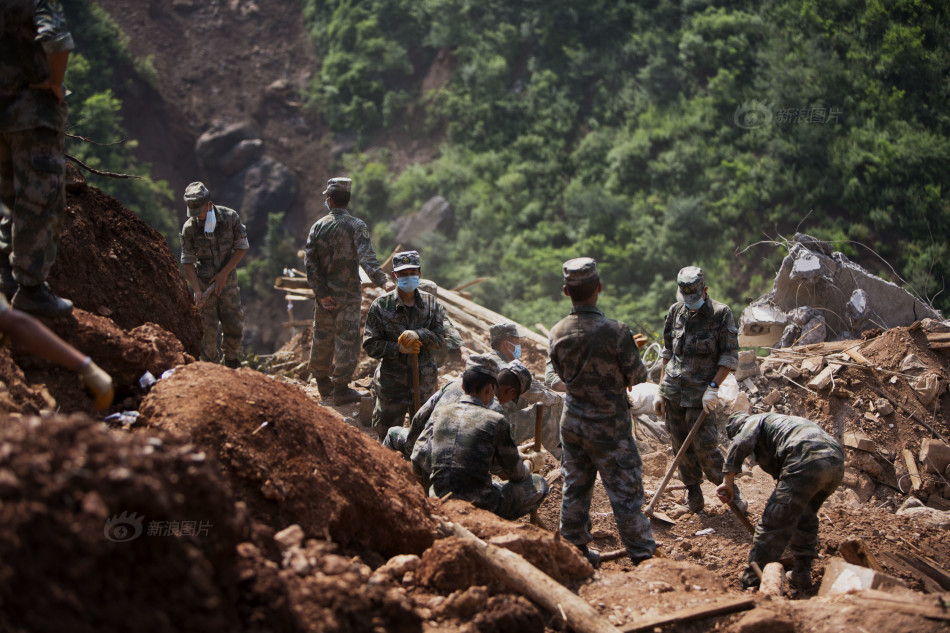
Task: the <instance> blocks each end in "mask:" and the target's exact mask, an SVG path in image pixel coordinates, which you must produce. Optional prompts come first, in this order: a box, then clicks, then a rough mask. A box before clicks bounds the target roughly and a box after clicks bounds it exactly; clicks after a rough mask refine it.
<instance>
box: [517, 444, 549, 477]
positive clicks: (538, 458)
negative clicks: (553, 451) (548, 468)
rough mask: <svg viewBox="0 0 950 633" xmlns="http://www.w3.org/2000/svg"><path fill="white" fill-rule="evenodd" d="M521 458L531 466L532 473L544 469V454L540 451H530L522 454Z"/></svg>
mask: <svg viewBox="0 0 950 633" xmlns="http://www.w3.org/2000/svg"><path fill="white" fill-rule="evenodd" d="M521 458H522V459H524V460H525V461H526V462H528V463H530V464H531V472H533V473H538V472H541V469H542V468H543V467H544V453H543V452H542V451H536V450H534V449H531V450H528V451H525V452H523V453H522V454H521Z"/></svg>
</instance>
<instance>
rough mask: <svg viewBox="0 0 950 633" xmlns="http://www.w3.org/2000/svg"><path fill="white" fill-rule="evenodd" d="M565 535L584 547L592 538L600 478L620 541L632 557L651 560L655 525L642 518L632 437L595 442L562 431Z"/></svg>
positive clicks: (638, 464)
mask: <svg viewBox="0 0 950 633" xmlns="http://www.w3.org/2000/svg"><path fill="white" fill-rule="evenodd" d="M561 448H562V449H563V451H564V453H563V455H562V457H561V472H562V473H563V475H564V487H563V491H562V495H561V527H560V529H561V535H562V536H563V537H564V538H566V539H567V540H568V541H570V542H571V543H573V544H575V545H578V546H581V545H587V544H588V543H590V542H591V540H593V537H592V536H591V533H590V530H591V523H590V502H591V496H592V495H593V492H594V482H595V481H596V480H597V473H598V472H599V473H600V478H601V480H602V481H603V483H604V488H605V489H606V490H607V496H608V497H609V498H610V505H611V507H612V508H613V511H614V518H615V519H616V521H617V529H618V530H619V532H620V540H621V541H622V542H623V546H624V548H626V550H627V555H628V556H630V557H631V558H649V557H650V556H653V552H654V551H656V541H654V540H653V530H652V528H651V527H650V520H649V519H647V517H646V515H644V514H643V511H642V510H641V506H642V505H643V480H642V476H641V469H642V466H643V462H642V461H640V452H639V451H638V450H637V445H636V444H635V443H634V441H633V437H632V436H627V437H622V438H620V439H619V441H612V440H591V439H588V438H586V437H584V436H582V435H578V434H577V433H573V432H571V431H568V430H566V429H564V428H563V426H562V428H561Z"/></svg>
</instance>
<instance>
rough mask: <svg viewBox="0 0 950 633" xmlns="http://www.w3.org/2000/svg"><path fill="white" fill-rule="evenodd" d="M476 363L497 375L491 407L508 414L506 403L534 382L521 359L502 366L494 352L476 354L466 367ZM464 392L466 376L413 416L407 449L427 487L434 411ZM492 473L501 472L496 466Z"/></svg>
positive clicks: (456, 399) (429, 474)
mask: <svg viewBox="0 0 950 633" xmlns="http://www.w3.org/2000/svg"><path fill="white" fill-rule="evenodd" d="M473 367H474V368H478V369H479V370H480V371H483V372H485V373H488V374H489V375H492V376H494V377H495V379H496V380H497V381H498V389H497V392H496V393H495V399H494V400H492V403H491V404H490V405H488V408H489V409H491V410H492V411H495V412H497V413H501V414H502V415H504V414H505V412H504V406H505V405H506V404H508V403H510V402H513V401H516V400H517V399H518V396H519V395H521V394H522V393H523V392H525V391H527V390H528V388H529V387H530V385H531V372H530V371H529V370H528V368H527V367H525V366H524V365H522V364H521V363H520V362H518V361H512V362H510V363H508V364H507V365H504V366H503V367H499V366H498V364H497V360H495V359H494V358H492V357H491V356H482V355H473V356H471V357H470V358H469V363H468V365H467V366H466V369H472V368H473ZM463 395H465V392H464V391H463V390H462V379H461V378H457V379H456V380H453V381H452V382H450V383H449V384H447V385H446V386H445V387H443V388H442V389H441V390H440V391H437V392H435V393H434V394H433V395H432V397H431V398H429V399H428V400H426V403H425V404H424V405H422V407H421V408H420V409H419V411H417V412H416V415H414V416H413V417H412V427H411V428H410V429H409V433H408V437H407V441H406V444H405V446H404V448H403V451H404V452H406V451H409V452H410V455H409V459H410V460H411V461H412V472H413V473H415V475H416V477H417V478H418V479H419V482H420V483H422V485H423V487H425V488H426V489H427V490H428V488H429V477H430V476H431V475H432V433H433V421H432V414H433V413H434V412H435V410H436V409H438V408H440V407H445V406H448V405H450V404H454V403H456V402H458V401H459V400H460V399H461V398H462V396H463ZM390 431H392V429H390ZM492 473H494V474H498V473H497V472H496V471H495V470H494V469H493V470H492Z"/></svg>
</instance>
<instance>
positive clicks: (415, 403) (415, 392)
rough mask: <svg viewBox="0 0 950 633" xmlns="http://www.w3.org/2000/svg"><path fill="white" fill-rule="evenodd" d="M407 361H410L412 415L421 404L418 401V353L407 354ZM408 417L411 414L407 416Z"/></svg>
mask: <svg viewBox="0 0 950 633" xmlns="http://www.w3.org/2000/svg"><path fill="white" fill-rule="evenodd" d="M409 362H410V363H412V415H415V414H416V411H418V410H419V408H420V407H421V406H422V403H420V402H419V400H420V396H419V355H418V354H409ZM409 417H410V419H411V418H412V416H409Z"/></svg>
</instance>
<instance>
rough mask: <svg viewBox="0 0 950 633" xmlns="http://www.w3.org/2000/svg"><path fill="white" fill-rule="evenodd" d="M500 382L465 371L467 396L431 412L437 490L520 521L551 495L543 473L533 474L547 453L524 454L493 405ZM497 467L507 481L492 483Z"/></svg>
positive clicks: (476, 371)
mask: <svg viewBox="0 0 950 633" xmlns="http://www.w3.org/2000/svg"><path fill="white" fill-rule="evenodd" d="M497 386H498V383H497V381H496V380H495V379H494V378H492V377H491V375H490V374H488V373H487V372H483V371H482V370H481V369H480V368H478V367H475V368H472V369H467V370H465V373H463V374H462V389H463V391H464V392H465V395H464V396H463V397H462V398H461V399H459V401H458V402H455V403H453V404H448V405H445V406H442V407H437V408H436V409H435V411H434V412H433V414H432V494H434V495H435V496H437V497H442V496H444V495H447V494H449V493H451V494H452V495H453V496H454V497H455V498H456V499H463V500H465V501H470V502H471V503H472V504H473V505H474V506H476V507H478V508H483V509H485V510H489V511H491V512H494V513H495V514H497V515H498V516H500V517H501V518H503V519H508V520H512V521H513V520H515V519H517V518H518V517H522V516H524V515H526V514H528V513H530V512H533V511H534V510H537V508H538V506H540V505H541V502H542V501H543V500H544V498H545V497H546V496H547V494H548V491H549V490H548V484H547V482H546V481H545V480H544V478H543V477H541V476H539V475H532V474H531V473H532V471H537V470H539V469H540V468H541V466H542V465H543V464H544V457H543V456H541V454H540V453H538V452H536V451H531V452H530V454H529V455H527V456H526V458H522V455H521V453H519V452H518V447H517V445H515V441H514V439H513V438H512V435H511V427H510V426H509V425H508V422H507V421H506V420H505V416H504V415H502V414H500V413H498V412H496V411H492V410H491V409H489V408H488V407H489V405H491V404H492V402H493V401H494V397H495V390H496V388H497ZM493 465H497V466H498V468H499V469H500V471H501V475H502V476H503V477H505V478H506V479H508V481H507V482H506V483H504V484H495V483H493V482H492V476H491V469H492V466H493Z"/></svg>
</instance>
